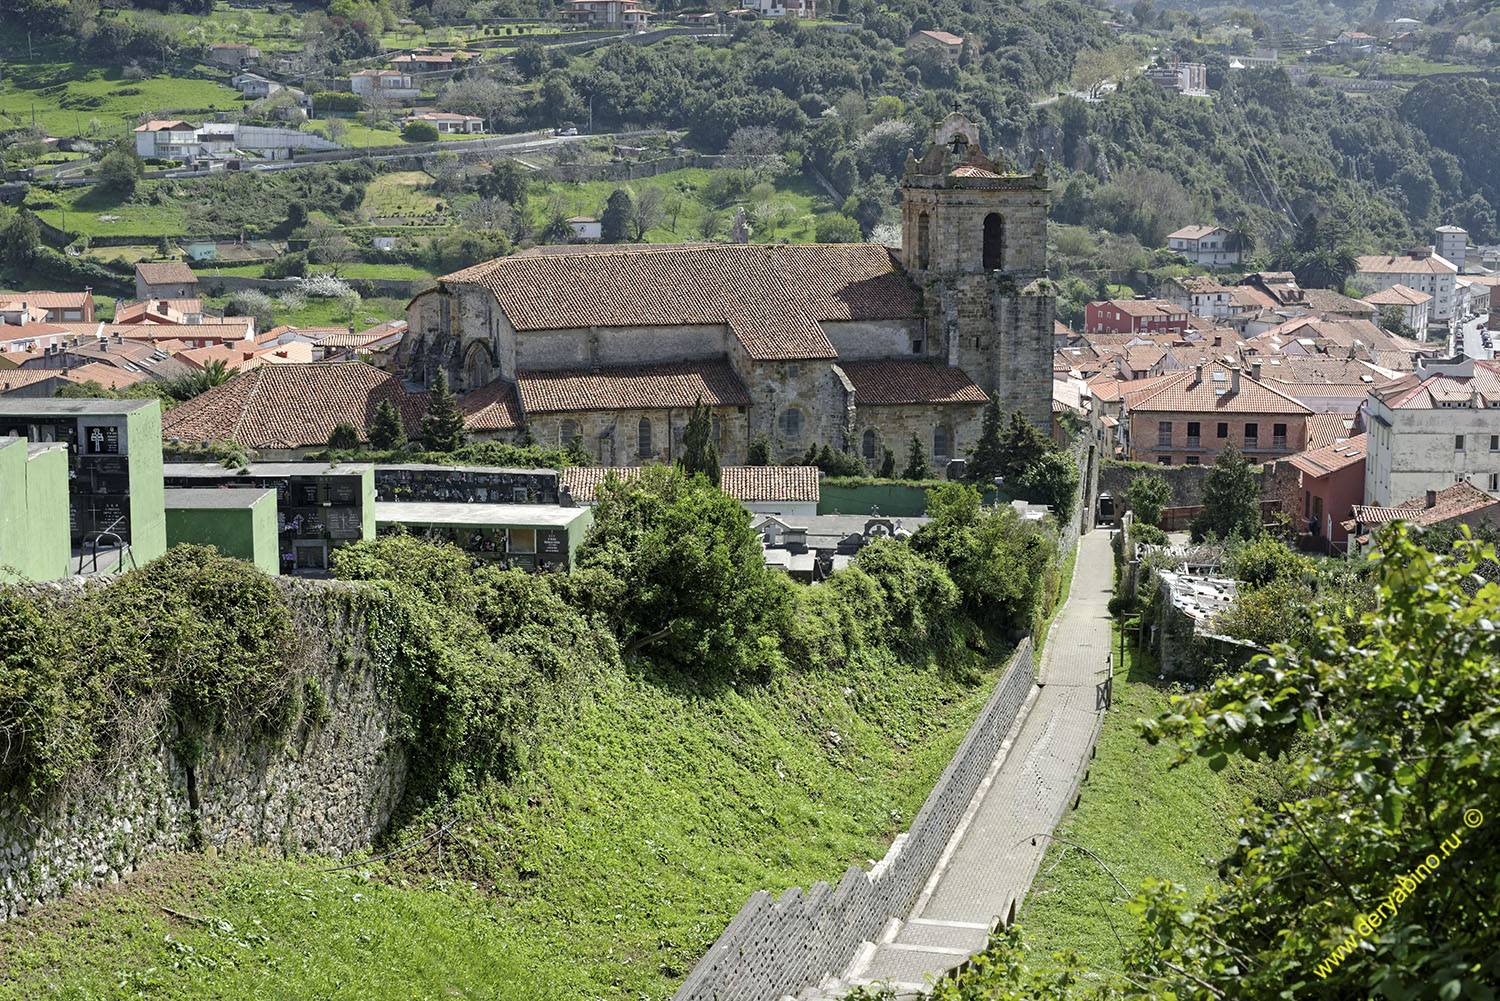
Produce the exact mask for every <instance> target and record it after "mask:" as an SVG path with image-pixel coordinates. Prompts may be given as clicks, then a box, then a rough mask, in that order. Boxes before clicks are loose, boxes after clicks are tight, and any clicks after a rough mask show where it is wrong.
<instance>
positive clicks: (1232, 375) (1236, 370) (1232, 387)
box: [1229, 365, 1240, 393]
mask: <svg viewBox="0 0 1500 1001" xmlns="http://www.w3.org/2000/svg"><path fill="white" fill-rule="evenodd" d="M1239 391H1240V367H1239V366H1238V365H1231V366H1229V392H1230V393H1238V392H1239Z"/></svg>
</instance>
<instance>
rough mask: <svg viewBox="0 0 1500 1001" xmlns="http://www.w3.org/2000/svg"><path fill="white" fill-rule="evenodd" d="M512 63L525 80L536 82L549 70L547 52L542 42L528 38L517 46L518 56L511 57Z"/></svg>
mask: <svg viewBox="0 0 1500 1001" xmlns="http://www.w3.org/2000/svg"><path fill="white" fill-rule="evenodd" d="M511 62H512V63H513V64H514V65H515V67H516V72H517V73H520V74H521V76H522V78H523V79H526V80H535V79H536V78H537V77H539V76H541V75H542V71H543V70H545V69H546V68H547V50H546V48H545V47H543V45H542V43H541V42H538V41H536V40H535V39H530V38H528V39H527V40H526V41H524V42H522V43H521V44H520V45H517V46H516V54H515V55H514V56H512V57H511Z"/></svg>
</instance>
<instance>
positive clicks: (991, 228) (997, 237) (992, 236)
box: [983, 212, 1005, 271]
mask: <svg viewBox="0 0 1500 1001" xmlns="http://www.w3.org/2000/svg"><path fill="white" fill-rule="evenodd" d="M983 264H984V270H986V271H999V270H1001V269H1002V268H1004V267H1005V220H1004V219H1001V218H1000V213H998V212H991V213H990V214H989V215H987V216H985V217H984V261H983Z"/></svg>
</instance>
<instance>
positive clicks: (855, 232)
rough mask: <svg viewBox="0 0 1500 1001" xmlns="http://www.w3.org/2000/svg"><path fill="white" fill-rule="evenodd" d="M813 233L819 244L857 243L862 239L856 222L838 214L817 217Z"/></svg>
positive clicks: (862, 235)
mask: <svg viewBox="0 0 1500 1001" xmlns="http://www.w3.org/2000/svg"><path fill="white" fill-rule="evenodd" d="M815 233H816V239H817V241H818V242H819V243H859V242H860V241H861V240H863V239H864V233H863V232H861V231H860V228H859V223H858V222H857V221H855V220H854V219H851V218H849V217H848V216H846V215H838V214H835V215H825V216H819V217H818V225H817V227H816V229H815Z"/></svg>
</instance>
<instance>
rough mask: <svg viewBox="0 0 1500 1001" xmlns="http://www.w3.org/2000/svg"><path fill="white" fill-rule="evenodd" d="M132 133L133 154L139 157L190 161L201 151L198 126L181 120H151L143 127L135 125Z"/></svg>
mask: <svg viewBox="0 0 1500 1001" xmlns="http://www.w3.org/2000/svg"><path fill="white" fill-rule="evenodd" d="M134 133H135V152H136V154H137V155H138V156H141V157H152V156H154V157H159V158H161V159H164V160H191V159H193V158H194V157H196V156H197V155H198V154H199V153H200V152H201V151H202V147H201V145H200V144H199V142H198V126H196V125H192V124H190V123H188V122H184V121H182V120H181V119H175V118H174V119H166V120H157V119H153V120H152V121H149V122H147V123H146V124H145V125H137V126H136V127H135V129H134Z"/></svg>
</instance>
